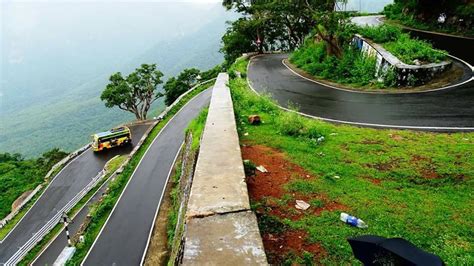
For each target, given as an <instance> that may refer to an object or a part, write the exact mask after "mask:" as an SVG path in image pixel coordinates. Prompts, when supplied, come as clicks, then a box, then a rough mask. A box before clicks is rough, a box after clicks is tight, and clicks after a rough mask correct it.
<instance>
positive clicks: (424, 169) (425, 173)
mask: <svg viewBox="0 0 474 266" xmlns="http://www.w3.org/2000/svg"><path fill="white" fill-rule="evenodd" d="M411 161H412V162H413V163H414V164H415V165H416V166H417V168H419V172H420V174H421V176H422V177H423V178H425V179H437V178H441V176H440V175H439V174H438V173H437V172H436V166H435V165H434V164H433V161H432V159H431V158H426V157H423V156H419V155H414V156H412V157H411Z"/></svg>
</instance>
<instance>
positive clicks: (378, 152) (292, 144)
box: [230, 62, 474, 265]
mask: <svg viewBox="0 0 474 266" xmlns="http://www.w3.org/2000/svg"><path fill="white" fill-rule="evenodd" d="M241 64H242V62H238V66H232V67H231V68H234V67H235V68H243V67H242V66H241ZM230 88H231V93H232V98H233V100H234V109H235V113H236V118H237V124H238V125H239V127H240V129H239V130H240V132H248V133H249V134H248V135H243V134H241V135H240V138H241V141H243V142H247V143H252V144H256V145H265V146H269V147H273V148H276V149H278V150H279V151H281V152H283V153H285V155H286V157H287V158H288V159H289V160H290V161H291V162H293V163H295V164H297V165H299V166H301V167H303V168H304V169H306V170H307V171H308V172H309V173H310V174H311V178H296V179H295V180H294V181H292V182H290V183H289V184H288V186H287V187H285V188H284V189H286V192H287V193H286V195H293V193H295V194H296V195H297V194H299V193H301V194H304V195H306V196H307V197H308V198H317V199H322V202H321V203H319V202H317V201H315V200H311V201H310V202H309V203H310V204H311V205H312V206H317V207H319V206H321V207H322V208H324V204H326V205H327V204H329V203H334V202H336V203H339V204H342V206H343V207H332V208H328V209H327V210H323V211H322V212H321V213H319V214H317V215H316V214H315V213H314V212H313V211H307V212H304V214H303V215H302V216H301V218H298V219H295V220H294V221H293V220H289V219H280V218H278V217H275V216H270V215H271V214H269V211H266V210H265V209H266V208H265V204H264V203H262V201H259V202H251V205H252V206H258V207H257V208H261V207H262V206H263V208H261V209H262V213H261V214H259V217H258V218H259V225H260V226H261V227H260V228H263V230H262V231H264V232H265V230H272V228H273V227H272V226H275V228H277V229H280V230H281V228H282V226H281V224H280V223H282V224H283V229H282V230H303V231H305V232H306V233H307V234H308V237H309V239H308V241H309V242H310V243H318V244H320V245H321V246H322V247H323V248H324V249H325V250H326V252H327V255H325V256H323V257H318V258H313V259H317V260H318V261H317V263H319V264H323V265H341V264H344V265H346V264H347V265H352V264H357V263H358V262H357V261H356V259H355V258H354V257H353V254H352V251H351V248H350V246H349V244H348V242H347V240H346V239H347V237H353V236H358V235H361V234H374V235H380V236H384V237H403V238H405V239H407V240H409V241H411V242H413V243H414V244H415V245H417V246H418V247H420V248H422V249H424V250H426V251H428V252H433V253H435V254H437V255H439V256H440V257H441V258H442V259H443V260H444V261H445V262H446V264H447V265H473V264H474V245H473V244H472V239H473V237H474V235H473V232H472V230H469V229H470V228H473V227H474V221H473V220H472V219H466V218H465V217H472V216H474V213H473V208H472V191H473V189H474V182H473V180H474V179H473V178H474V161H473V158H474V157H473V150H472V146H473V145H474V133H454V134H442V133H429V132H413V131H407V130H376V129H370V128H359V127H352V126H345V125H334V124H330V123H326V122H323V121H318V120H313V119H308V118H301V119H302V123H303V124H304V127H308V126H307V125H309V124H311V125H312V127H315V128H317V129H318V131H319V132H320V133H321V134H322V135H324V136H326V140H325V141H324V143H322V144H321V145H317V146H315V145H312V142H311V140H310V139H308V138H302V137H300V136H292V135H286V134H281V133H280V128H279V126H278V123H279V121H278V120H279V119H280V117H281V116H282V115H283V114H282V113H283V111H281V110H279V109H271V108H270V107H269V106H267V105H266V104H263V103H269V104H271V102H272V101H271V100H264V99H265V98H266V97H259V96H257V95H256V94H255V93H253V92H252V91H251V90H250V89H249V87H248V84H247V83H246V81H245V80H243V79H237V78H236V79H234V80H231V81H230ZM253 113H258V114H259V115H260V116H261V118H262V120H263V121H265V123H263V124H262V125H261V126H258V127H252V126H247V125H243V124H241V122H245V118H246V115H248V114H253ZM430 172H431V173H435V175H437V177H436V178H427V177H426V174H427V173H430ZM334 175H338V176H340V178H339V179H332V178H325V177H329V176H334ZM375 181H379V182H375ZM283 198H284V197H282V198H281V199H277V200H283ZM325 198H326V199H325ZM342 211H346V212H349V213H350V214H352V215H355V216H357V217H360V218H361V219H363V220H364V221H365V222H367V223H368V225H369V228H368V229H366V230H360V229H358V228H354V227H350V226H347V225H346V224H344V223H342V222H340V220H339V215H340V212H342ZM267 216H270V218H268V217H267ZM262 217H263V220H262V219H261V218H262ZM275 220H276V221H275ZM288 256H289V257H290V258H291V259H294V258H293V257H292V256H293V255H288ZM303 257H304V258H305V259H304V260H303V261H302V262H300V263H304V261H306V260H310V258H306V256H305V255H303ZM300 259H303V258H300ZM296 261H297V259H296Z"/></svg>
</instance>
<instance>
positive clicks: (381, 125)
mask: <svg viewBox="0 0 474 266" xmlns="http://www.w3.org/2000/svg"><path fill="white" fill-rule="evenodd" d="M250 62H251V59H250V60H249V62H248V64H247V75H246V76H247V78H246V81H247V85H248V86H249V88H250V89H251V90H252V91H253V92H254V93H255V94H257V95H258V96H261V95H260V93H258V92H257V90H255V89H254V87H253V86H252V82H251V81H250V79H249V75H248V73H249V68H250ZM273 104H275V105H276V106H277V107H278V108H280V109H282V110H285V111H288V112H293V113H297V114H299V115H302V116H305V117H309V118H312V119H317V120H322V121H326V122H333V123H339V124H346V125H353V126H365V127H373V128H385V129H418V130H433V131H436V130H439V131H442V130H446V131H454V130H455V131H474V127H420V126H398V125H383V124H371V123H361V122H351V121H344V120H337V119H331V118H324V117H319V116H314V115H310V114H305V113H302V112H298V111H295V110H291V109H288V108H286V107H283V106H281V105H280V104H278V103H273Z"/></svg>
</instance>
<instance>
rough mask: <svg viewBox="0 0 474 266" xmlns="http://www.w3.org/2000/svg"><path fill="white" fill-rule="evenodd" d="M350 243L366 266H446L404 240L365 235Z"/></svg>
mask: <svg viewBox="0 0 474 266" xmlns="http://www.w3.org/2000/svg"><path fill="white" fill-rule="evenodd" d="M348 241H349V244H350V245H351V247H352V252H353V253H354V256H355V257H356V258H357V259H358V260H360V261H361V262H362V263H364V265H430V266H432V265H433V266H437V265H440V266H442V265H444V263H443V261H442V260H441V258H440V257H438V256H436V255H433V254H431V253H428V252H426V251H423V250H421V249H420V248H418V247H416V246H415V245H413V244H412V243H410V242H409V241H407V240H405V239H402V238H388V239H387V238H384V237H380V236H373V235H365V236H359V237H354V238H349V239H348Z"/></svg>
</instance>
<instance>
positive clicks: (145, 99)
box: [100, 64, 163, 120]
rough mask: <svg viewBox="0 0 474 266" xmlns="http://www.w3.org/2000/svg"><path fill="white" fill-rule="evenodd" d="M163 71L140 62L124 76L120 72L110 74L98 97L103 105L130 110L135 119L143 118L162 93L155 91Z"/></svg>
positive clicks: (152, 65) (153, 65) (154, 65)
mask: <svg viewBox="0 0 474 266" xmlns="http://www.w3.org/2000/svg"><path fill="white" fill-rule="evenodd" d="M161 77H163V73H161V72H160V71H159V70H157V69H156V64H150V65H149V64H142V65H141V67H140V68H137V69H136V70H135V71H134V72H132V73H131V74H130V75H128V76H127V77H126V78H124V77H123V76H122V74H121V73H120V72H117V73H115V74H113V75H112V76H110V79H109V80H110V83H109V84H108V85H107V87H106V88H105V90H104V91H103V92H102V95H101V96H100V99H101V100H102V101H104V102H105V106H106V107H108V108H112V107H114V106H117V107H118V108H119V109H121V110H125V111H128V112H131V113H133V114H134V115H135V117H136V119H137V120H145V119H146V116H147V113H148V110H149V109H150V107H151V104H152V103H153V102H154V101H156V100H157V99H158V98H160V97H162V96H163V94H161V93H159V92H157V86H158V85H159V84H161V83H162V82H163V81H162V80H161Z"/></svg>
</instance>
